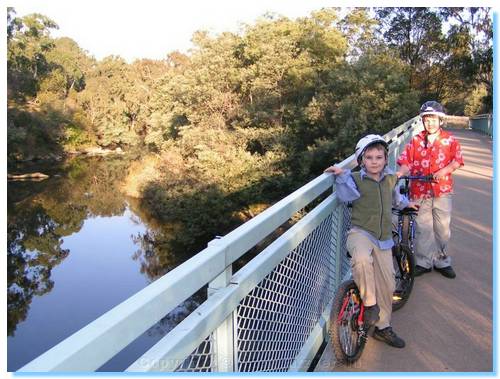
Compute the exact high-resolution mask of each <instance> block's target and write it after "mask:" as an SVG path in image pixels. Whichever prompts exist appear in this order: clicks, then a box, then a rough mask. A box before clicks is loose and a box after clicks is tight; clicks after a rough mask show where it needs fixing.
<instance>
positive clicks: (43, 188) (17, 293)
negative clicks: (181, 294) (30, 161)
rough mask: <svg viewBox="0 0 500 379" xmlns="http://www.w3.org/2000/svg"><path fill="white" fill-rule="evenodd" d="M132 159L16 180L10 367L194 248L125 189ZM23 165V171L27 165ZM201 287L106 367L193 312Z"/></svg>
mask: <svg viewBox="0 0 500 379" xmlns="http://www.w3.org/2000/svg"><path fill="white" fill-rule="evenodd" d="M128 164H129V161H128V160H127V159H124V158H123V157H118V158H106V159H103V158H98V157H95V158H76V159H73V160H71V161H68V162H64V163H62V164H60V165H59V166H58V167H46V168H43V167H42V168H40V167H30V168H24V172H29V171H41V172H46V173H48V174H49V175H51V178H50V179H48V180H45V181H43V182H36V183H33V182H9V184H8V193H7V200H8V211H7V264H8V265H7V266H8V283H7V297H8V306H7V324H8V335H9V338H8V348H9V349H8V370H9V371H15V370H17V369H18V368H20V367H21V366H23V365H24V364H26V363H27V362H29V361H30V360H32V359H34V358H36V357H37V356H38V355H40V354H41V353H43V352H44V351H46V350H48V349H49V348H51V347H52V346H54V345H55V344H57V343H58V342H60V341H62V340H63V339H64V338H66V337H68V336H69V335H71V334H72V333H74V332H75V331H77V330H78V329H80V328H82V327H83V326H85V325H86V324H87V323H89V322H91V321H93V320H94V319H95V318H97V317H99V316H100V315H102V314H103V313H105V312H106V311H108V310H109V309H111V308H113V307H114V306H116V305H117V304H119V303H120V302H122V301H124V300H125V299H127V298H128V297H130V296H131V295H133V294H134V293H136V292H137V291H138V290H140V289H142V288H144V287H145V286H146V285H147V284H149V283H150V282H152V281H154V280H156V279H157V278H159V277H160V276H162V275H164V274H165V273H166V272H168V271H170V270H171V269H173V268H174V267H176V266H177V265H179V264H180V263H182V262H183V261H185V260H187V259H188V258H189V257H190V256H191V255H192V253H193V252H189V251H186V250H185V249H182V246H179V247H180V249H179V250H177V251H174V249H173V245H172V241H175V238H176V237H175V236H176V235H177V234H178V233H180V226H179V225H176V224H174V223H170V224H160V223H158V222H157V221H156V220H155V219H154V218H152V217H151V216H150V215H149V214H148V213H147V212H146V211H145V210H144V209H142V208H141V204H140V201H138V200H135V199H131V198H126V197H124V196H123V195H122V194H121V191H120V189H121V186H122V183H123V179H124V173H126V171H127V167H128ZM18 172H22V170H19V171H18ZM204 296H205V295H204V293H203V291H201V292H200V293H198V294H197V295H196V296H194V297H193V298H191V299H189V300H187V301H186V302H185V303H183V304H181V305H180V306H179V307H178V308H177V309H175V310H174V311H173V312H171V313H170V314H169V315H166V316H165V318H164V319H163V320H161V321H160V322H159V323H157V324H156V325H154V326H153V327H152V328H150V329H149V330H148V331H147V332H146V333H145V334H144V335H143V336H142V337H141V338H139V340H138V341H136V343H135V345H134V344H132V345H131V346H130V347H129V348H127V349H126V350H125V351H124V352H123V353H121V354H119V355H118V356H117V357H116V358H115V359H113V360H112V361H110V362H109V363H108V364H107V365H105V366H104V367H103V369H104V370H120V369H123V368H126V367H127V361H128V362H130V359H134V357H135V356H136V355H137V354H138V352H139V351H140V352H144V351H145V347H147V346H150V345H152V344H153V343H154V342H155V341H157V340H158V339H160V338H161V337H162V336H164V335H165V334H166V333H167V332H168V331H169V330H171V329H172V328H173V327H174V326H175V325H177V324H178V323H179V322H180V321H181V320H182V319H183V318H185V317H186V316H187V315H188V314H189V313H190V312H191V311H192V310H193V309H194V308H195V307H196V306H197V305H198V304H199V303H200V302H201V301H202V300H203V298H204Z"/></svg>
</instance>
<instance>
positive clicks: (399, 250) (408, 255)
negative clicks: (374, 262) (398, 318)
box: [392, 244, 415, 311]
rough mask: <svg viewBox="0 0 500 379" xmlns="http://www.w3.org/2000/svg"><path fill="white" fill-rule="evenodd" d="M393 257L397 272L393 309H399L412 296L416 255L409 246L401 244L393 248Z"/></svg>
mask: <svg viewBox="0 0 500 379" xmlns="http://www.w3.org/2000/svg"><path fill="white" fill-rule="evenodd" d="M392 259H393V263H394V271H395V274H396V277H395V279H396V288H395V290H394V293H393V295H392V310H393V311H397V310H398V309H401V308H402V307H403V306H404V305H405V304H406V302H407V301H408V299H409V298H410V294H411V291H412V289H413V283H414V280H415V257H414V255H413V253H412V252H411V250H410V249H409V248H408V247H407V246H405V245H403V244H400V245H397V246H394V247H393V248H392Z"/></svg>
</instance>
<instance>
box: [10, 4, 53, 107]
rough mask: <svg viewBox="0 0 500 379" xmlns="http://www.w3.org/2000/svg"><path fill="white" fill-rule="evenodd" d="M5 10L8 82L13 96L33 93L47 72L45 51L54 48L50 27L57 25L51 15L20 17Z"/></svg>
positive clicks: (20, 96)
mask: <svg viewBox="0 0 500 379" xmlns="http://www.w3.org/2000/svg"><path fill="white" fill-rule="evenodd" d="M14 14H15V12H14V10H13V9H12V8H9V11H8V12H7V85H8V93H9V94H10V95H11V96H13V97H16V98H24V97H26V96H35V95H36V93H37V91H38V88H39V84H40V80H41V79H42V78H43V77H44V76H45V75H46V74H47V73H48V72H49V70H50V65H49V64H48V62H47V59H46V54H47V53H48V52H49V51H50V50H51V49H52V48H53V47H54V44H53V41H52V39H51V38H50V35H49V34H50V29H57V28H58V26H57V24H56V23H55V22H54V21H52V20H51V19H50V18H48V17H46V16H43V15H41V14H38V13H33V14H30V15H27V16H25V17H22V18H20V19H19V18H17V17H14Z"/></svg>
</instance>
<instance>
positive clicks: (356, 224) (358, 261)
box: [325, 134, 413, 348]
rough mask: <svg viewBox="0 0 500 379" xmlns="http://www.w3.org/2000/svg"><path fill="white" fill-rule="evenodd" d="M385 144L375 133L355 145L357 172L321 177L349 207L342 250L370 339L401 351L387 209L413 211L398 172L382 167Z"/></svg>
mask: <svg viewBox="0 0 500 379" xmlns="http://www.w3.org/2000/svg"><path fill="white" fill-rule="evenodd" d="M387 152H388V145H387V143H386V142H385V141H384V139H383V138H382V137H381V136H379V135H375V134H370V135H367V136H366V137H363V138H361V139H360V140H359V142H358V143H357V145H356V150H355V156H356V159H357V161H358V163H359V164H360V166H361V171H360V172H356V173H351V172H350V171H349V170H343V169H341V168H340V167H338V166H331V167H328V168H327V169H326V170H325V172H331V173H333V174H335V175H336V179H335V182H336V184H337V187H336V191H337V196H338V198H339V199H340V200H341V201H343V202H349V201H351V202H352V216H351V225H352V227H351V229H350V231H349V233H348V236H347V250H348V251H349V253H350V255H351V267H352V274H353V278H354V281H355V282H356V285H357V286H358V288H359V291H360V294H361V298H362V299H363V303H364V305H365V314H364V316H365V323H366V324H367V325H368V326H371V325H375V330H374V332H373V337H374V338H375V339H377V340H379V341H382V342H385V343H387V344H388V345H390V346H393V347H398V348H402V347H404V346H405V342H404V341H403V339H402V338H400V337H398V336H397V335H396V333H394V331H393V330H392V327H391V326H390V321H391V314H392V295H393V292H394V287H395V279H394V275H395V274H394V266H393V262H392V246H393V245H394V242H393V240H392V210H391V208H392V206H393V205H396V206H398V208H401V209H402V208H404V207H405V206H413V204H408V200H407V199H406V198H404V197H402V196H401V195H400V194H399V191H398V190H397V189H398V188H399V187H398V186H396V184H397V181H398V177H399V176H400V175H399V173H397V174H395V173H393V172H391V171H390V170H389V169H388V168H387V167H386V166H387Z"/></svg>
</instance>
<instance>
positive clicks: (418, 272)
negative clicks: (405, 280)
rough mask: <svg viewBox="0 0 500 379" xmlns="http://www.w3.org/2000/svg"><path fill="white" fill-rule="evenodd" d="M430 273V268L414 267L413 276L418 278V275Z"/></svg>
mask: <svg viewBox="0 0 500 379" xmlns="http://www.w3.org/2000/svg"><path fill="white" fill-rule="evenodd" d="M431 271H432V269H431V268H425V267H422V266H419V265H416V266H415V272H414V273H413V276H420V275H423V274H425V273H428V272H431Z"/></svg>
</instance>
